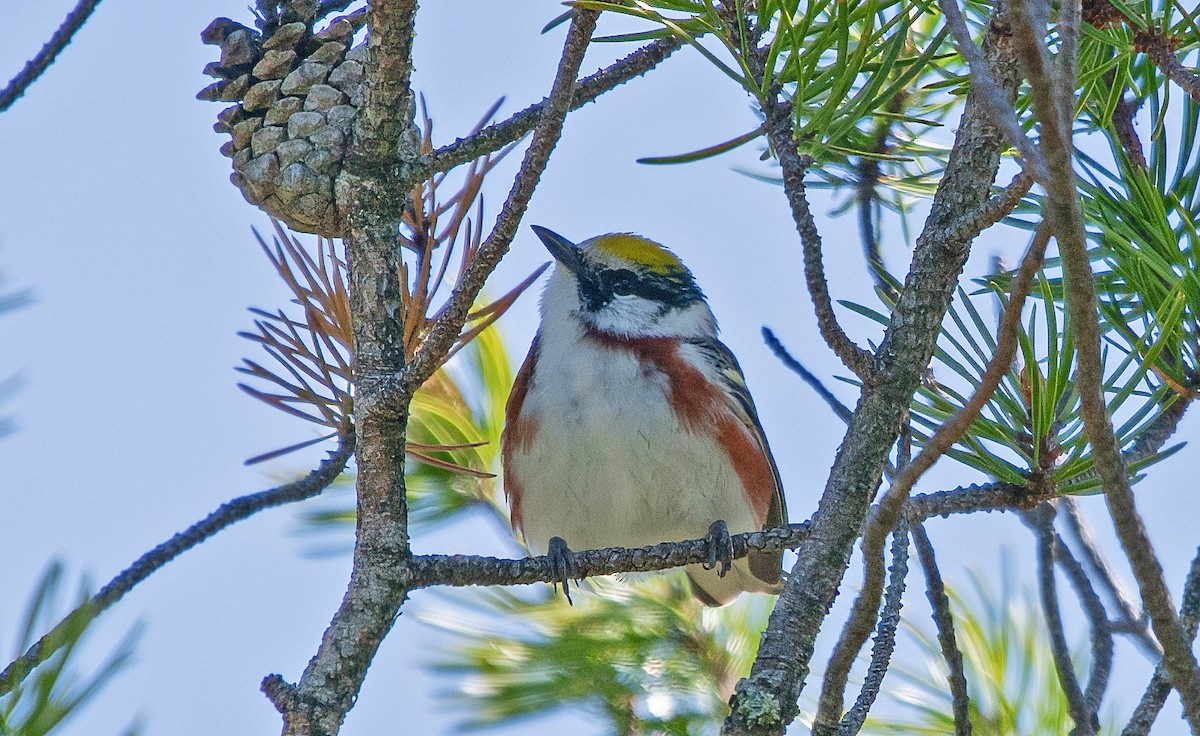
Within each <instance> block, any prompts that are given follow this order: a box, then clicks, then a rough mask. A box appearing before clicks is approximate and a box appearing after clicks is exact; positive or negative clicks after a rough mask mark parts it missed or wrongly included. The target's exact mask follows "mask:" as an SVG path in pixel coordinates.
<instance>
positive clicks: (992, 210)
mask: <svg viewBox="0 0 1200 736" xmlns="http://www.w3.org/2000/svg"><path fill="white" fill-rule="evenodd" d="M1032 186H1033V175H1032V174H1030V173H1029V172H1028V171H1025V170H1024V169H1022V170H1021V171H1019V172H1017V175H1016V176H1014V177H1013V178H1012V181H1011V182H1009V183H1008V186H1006V187H1005V188H1004V189H1003V190H1002V191H1001V192H1000V193H999V194H997V195H996V196H994V197H992V198H991V199H989V200H988V201H986V202H984V203H983V206H982V207H980V208H979V209H977V210H976V211H974V212H969V213H967V214H965V215H963V216H962V218H961V219H959V221H958V222H956V223H954V225H952V226H951V227H952V228H954V230H955V232H956V233H958V235H959V237H964V238H973V237H975V236H976V235H978V234H979V233H981V232H983V231H984V230H986V229H988V228H989V227H991V226H992V225H995V224H996V223H998V222H1000V221H1001V220H1003V219H1004V218H1005V217H1008V216H1009V214H1011V213H1012V211H1013V210H1014V209H1016V207H1017V205H1018V204H1020V203H1021V198H1022V197H1024V196H1025V194H1026V193H1027V192H1028V191H1029V188H1030V187H1032Z"/></svg>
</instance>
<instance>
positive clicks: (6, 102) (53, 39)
mask: <svg viewBox="0 0 1200 736" xmlns="http://www.w3.org/2000/svg"><path fill="white" fill-rule="evenodd" d="M99 4H100V0H79V2H78V3H76V4H75V8H74V9H73V10H71V12H70V13H67V17H66V18H64V19H63V22H62V25H60V26H59V27H58V30H56V31H54V33H53V34H52V35H51V36H50V40H49V41H47V42H46V43H45V45H44V46H42V48H41V50H40V51H38V52H37V55H36V56H34V57H33V58H32V59H30V60H29V61H27V62H25V66H24V68H22V69H21V71H20V72H18V73H17V76H15V77H13V78H12V79H10V80H9V82H8V84H7V85H5V87H4V89H3V90H0V112H4V111H5V110H7V109H8V108H10V107H12V105H13V103H14V102H16V101H17V100H19V99H20V98H21V95H23V94H25V90H27V89H29V85H31V84H33V83H34V82H35V81H37V78H38V77H40V76H42V74H43V73H45V71H46V70H47V69H49V68H50V65H51V64H53V63H54V60H55V59H56V58H57V57H58V55H59V54H60V53H62V50H63V49H65V48H66V47H67V44H69V43H71V39H72V38H74V37H75V34H76V33H78V32H79V29H80V28H83V24H84V23H86V22H87V20H88V18H89V17H91V15H92V11H93V10H95V9H96V6H97V5H99Z"/></svg>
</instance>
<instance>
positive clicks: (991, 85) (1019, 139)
mask: <svg viewBox="0 0 1200 736" xmlns="http://www.w3.org/2000/svg"><path fill="white" fill-rule="evenodd" d="M938 5H939V6H940V7H941V9H942V15H943V17H945V19H946V23H947V24H948V25H949V26H950V32H951V33H953V34H954V41H955V43H957V44H958V51H959V53H960V54H962V56H963V58H965V59H966V60H967V65H968V66H970V68H971V87H972V89H974V90H975V91H977V92H978V93H979V99H980V101H981V102H982V104H983V106H984V109H985V110H987V114H988V118H989V119H990V120H991V121H992V123H993V124H994V125H995V126H996V127H997V128H999V129H1000V130H1001V132H1002V133H1003V134H1004V138H1005V140H1007V141H1008V143H1009V145H1011V146H1012V147H1013V148H1016V149H1017V151H1018V152H1019V153H1020V154H1021V158H1022V159H1023V160H1024V162H1025V165H1024V168H1026V169H1028V170H1029V171H1030V172H1031V173H1032V174H1033V176H1034V178H1035V179H1037V180H1038V181H1042V182H1044V181H1046V177H1047V173H1046V171H1047V170H1046V160H1045V158H1044V157H1043V156H1042V152H1041V151H1039V150H1038V148H1037V146H1035V145H1034V144H1033V141H1031V140H1029V136H1027V135H1025V131H1024V130H1022V129H1021V122H1020V121H1019V120H1017V113H1016V110H1015V109H1014V108H1013V106H1012V103H1011V102H1009V100H1008V97H1007V96H1006V95H1005V94H1004V91H1003V90H1001V89H1000V87H999V85H997V84H996V81H995V80H994V79H992V75H991V73H990V72H988V68H987V62H986V61H985V60H984V58H983V53H982V52H981V51H980V50H979V47H978V46H976V45H975V40H974V39H972V38H971V31H970V30H969V29H968V28H967V21H966V20H965V19H964V18H963V15H962V11H961V10H959V7H958V0H939V2H938Z"/></svg>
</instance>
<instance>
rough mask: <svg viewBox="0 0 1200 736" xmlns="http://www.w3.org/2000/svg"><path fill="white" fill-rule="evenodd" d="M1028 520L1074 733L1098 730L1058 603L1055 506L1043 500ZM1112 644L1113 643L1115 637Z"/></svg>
mask: <svg viewBox="0 0 1200 736" xmlns="http://www.w3.org/2000/svg"><path fill="white" fill-rule="evenodd" d="M1026 520H1027V521H1028V523H1029V524H1030V526H1032V527H1033V529H1034V534H1035V535H1036V536H1037V540H1038V547H1037V550H1038V554H1037V558H1038V590H1039V591H1040V593H1041V598H1042V612H1043V613H1044V614H1045V617H1046V628H1047V629H1048V630H1049V633H1050V652H1051V653H1052V654H1053V655H1054V668H1055V669H1056V670H1057V671H1058V682H1059V684H1060V685H1061V686H1062V691H1063V694H1064V695H1065V696H1066V698H1067V707H1068V708H1069V709H1070V711H1071V719H1072V720H1074V721H1075V728H1074V729H1072V731H1071V733H1072V734H1094V733H1095V732H1096V729H1097V728H1099V725H1100V724H1099V721H1098V720H1097V719H1096V714H1095V712H1094V711H1092V710H1091V709H1090V708H1089V707H1088V703H1087V701H1086V700H1084V697H1083V690H1081V689H1080V687H1079V679H1078V678H1077V677H1076V675H1075V665H1074V664H1073V663H1072V662H1071V651H1070V648H1069V647H1068V646H1067V636H1066V633H1065V632H1064V631H1063V622H1062V611H1060V610H1059V607H1058V587H1057V585H1055V582H1054V557H1055V555H1056V550H1055V543H1056V540H1055V534H1054V507H1052V506H1051V505H1050V504H1042V505H1041V506H1039V507H1038V508H1037V509H1035V510H1034V511H1031V512H1029V513H1028V514H1026ZM1109 644H1110V646H1111V644H1112V641H1111V638H1110V640H1109Z"/></svg>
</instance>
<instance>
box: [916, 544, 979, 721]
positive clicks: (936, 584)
mask: <svg viewBox="0 0 1200 736" xmlns="http://www.w3.org/2000/svg"><path fill="white" fill-rule="evenodd" d="M912 538H913V543H914V544H915V546H916V548H917V557H918V559H920V560H921V569H922V570H924V572H925V596H926V597H927V598H928V599H929V605H930V607H931V608H932V609H933V623H934V625H935V626H937V632H938V644H940V645H941V647H942V657H943V658H944V659H945V660H946V669H947V670H949V672H950V674H949V677H948V678H947V679H949V681H950V697H951V700H952V702H953V704H954V705H953V707H954V734H955V736H971V703H970V700H969V699H968V697H967V676H966V672H965V671H964V670H963V658H962V652H961V651H959V648H958V641H957V639H956V638H955V635H954V616H952V615H951V614H950V598H949V597H948V596H947V595H946V586H945V585H944V584H943V583H942V573H941V571H940V570H938V566H937V558H936V557H935V556H934V552H933V545H932V544H931V543H930V541H929V535H927V534H926V533H925V527H924V526H922V525H921V524H919V523H918V524H915V525H914V526H913V528H912Z"/></svg>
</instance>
